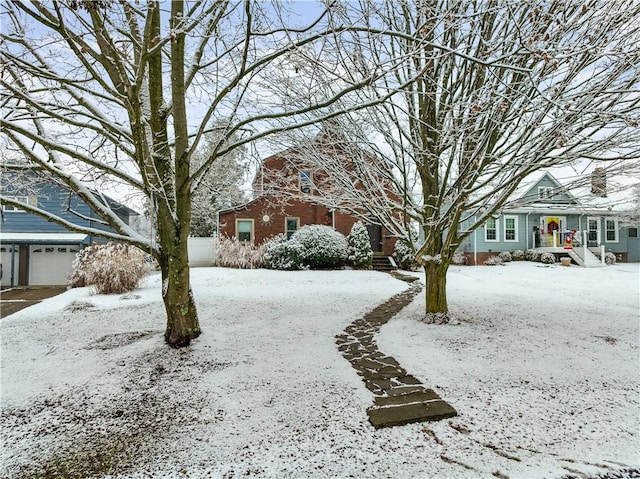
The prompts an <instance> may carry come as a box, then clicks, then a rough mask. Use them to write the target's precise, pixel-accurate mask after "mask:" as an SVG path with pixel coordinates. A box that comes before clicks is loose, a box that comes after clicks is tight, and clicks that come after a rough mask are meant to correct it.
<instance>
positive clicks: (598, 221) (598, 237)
mask: <svg viewBox="0 0 640 479" xmlns="http://www.w3.org/2000/svg"><path fill="white" fill-rule="evenodd" d="M591 221H595V222H596V225H597V226H596V229H595V230H591V229H589V222H591ZM591 231H595V233H596V239H595V241H597V242H598V244H599V245H601V244H602V218H600V216H587V239H588V237H589V233H590V232H591ZM589 241H594V240H589Z"/></svg>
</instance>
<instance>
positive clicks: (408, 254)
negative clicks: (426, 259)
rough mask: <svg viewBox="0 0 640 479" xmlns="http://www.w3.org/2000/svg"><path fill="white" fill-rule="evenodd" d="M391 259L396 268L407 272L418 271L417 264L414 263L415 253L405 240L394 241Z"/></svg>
mask: <svg viewBox="0 0 640 479" xmlns="http://www.w3.org/2000/svg"><path fill="white" fill-rule="evenodd" d="M393 259H394V260H395V262H396V264H397V265H398V268H400V269H404V270H407V271H413V270H416V269H418V262H417V261H416V253H415V251H413V248H411V246H410V245H409V243H408V242H407V241H405V240H398V241H396V245H395V247H394V248H393Z"/></svg>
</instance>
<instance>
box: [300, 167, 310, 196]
mask: <svg viewBox="0 0 640 479" xmlns="http://www.w3.org/2000/svg"><path fill="white" fill-rule="evenodd" d="M299 180H300V192H301V193H304V194H307V195H308V194H311V188H312V186H313V174H312V173H311V170H300V175H299Z"/></svg>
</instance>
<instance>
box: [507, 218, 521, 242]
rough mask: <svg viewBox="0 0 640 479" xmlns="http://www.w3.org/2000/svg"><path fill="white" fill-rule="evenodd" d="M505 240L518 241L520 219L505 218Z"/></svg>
mask: <svg viewBox="0 0 640 479" xmlns="http://www.w3.org/2000/svg"><path fill="white" fill-rule="evenodd" d="M504 240H505V241H518V217H517V216H505V217H504Z"/></svg>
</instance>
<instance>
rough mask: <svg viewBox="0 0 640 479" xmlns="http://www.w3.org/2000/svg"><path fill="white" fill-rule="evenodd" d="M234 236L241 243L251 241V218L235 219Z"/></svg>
mask: <svg viewBox="0 0 640 479" xmlns="http://www.w3.org/2000/svg"><path fill="white" fill-rule="evenodd" d="M236 238H237V239H238V241H240V242H241V243H253V220H236Z"/></svg>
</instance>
